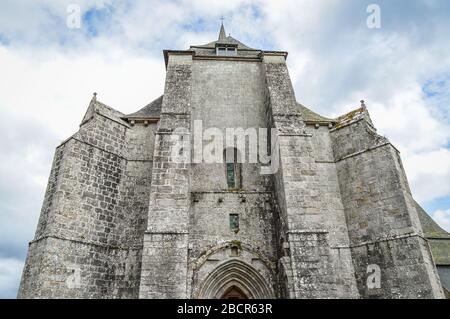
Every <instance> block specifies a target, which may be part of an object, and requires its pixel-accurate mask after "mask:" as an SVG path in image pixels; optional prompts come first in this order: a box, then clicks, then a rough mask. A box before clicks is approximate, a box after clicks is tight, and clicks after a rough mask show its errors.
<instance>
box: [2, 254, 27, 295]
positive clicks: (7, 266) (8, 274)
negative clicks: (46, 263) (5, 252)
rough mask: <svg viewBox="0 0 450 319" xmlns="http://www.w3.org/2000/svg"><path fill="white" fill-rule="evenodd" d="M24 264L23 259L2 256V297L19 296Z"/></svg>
mask: <svg viewBox="0 0 450 319" xmlns="http://www.w3.org/2000/svg"><path fill="white" fill-rule="evenodd" d="M23 264H24V263H23V261H21V260H17V259H12V258H0V299H4V298H15V297H16V296H17V287H18V286H19V282H20V277H21V275H22V269H23Z"/></svg>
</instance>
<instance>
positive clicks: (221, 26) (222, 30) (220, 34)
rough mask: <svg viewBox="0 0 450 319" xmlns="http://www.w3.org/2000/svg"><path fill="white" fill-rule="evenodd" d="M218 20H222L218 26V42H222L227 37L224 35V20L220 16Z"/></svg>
mask: <svg viewBox="0 0 450 319" xmlns="http://www.w3.org/2000/svg"><path fill="white" fill-rule="evenodd" d="M220 20H222V23H221V25H220V32H219V41H220V40H224V39H225V38H226V37H227V35H226V33H225V27H224V26H223V20H225V18H224V17H223V16H221V17H220Z"/></svg>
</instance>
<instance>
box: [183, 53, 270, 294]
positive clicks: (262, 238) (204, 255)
mask: <svg viewBox="0 0 450 319" xmlns="http://www.w3.org/2000/svg"><path fill="white" fill-rule="evenodd" d="M264 84H265V83H264V79H263V77H262V74H261V63H260V62H257V61H256V62H242V61H223V60H222V61H204V60H194V63H193V75H192V120H191V125H193V124H194V121H195V120H201V122H202V126H203V130H206V129H209V128H217V129H219V130H220V131H221V132H222V134H223V137H225V132H226V129H227V128H233V129H238V128H241V129H243V130H247V129H249V128H250V129H256V132H258V129H259V128H265V127H266V121H265V105H264ZM191 131H192V126H191ZM206 143H207V142H206V141H204V142H203V146H204V145H206ZM192 146H194V145H192ZM224 146H225V145H224ZM245 146H246V147H245V153H243V152H241V154H240V155H241V156H242V157H243V158H244V163H242V165H241V166H242V170H241V173H242V174H241V179H240V180H241V182H242V183H241V185H238V186H237V188H236V189H229V188H228V186H227V181H226V169H225V164H224V163H217V164H208V163H194V164H192V165H191V193H192V201H191V208H190V212H189V220H190V223H189V269H188V291H189V292H190V297H192V298H208V297H210V296H205V295H202V293H203V289H202V287H203V286H204V285H205V282H206V277H207V276H208V275H209V274H211V273H213V271H214V270H215V269H218V268H220V267H221V266H224V269H227V267H226V266H227V265H228V264H229V263H232V261H235V260H236V259H239V261H241V262H245V263H247V264H248V265H249V266H250V267H253V268H255V269H257V270H258V271H259V273H260V274H262V276H263V279H262V280H263V281H264V282H265V284H264V286H265V287H266V288H267V290H269V291H271V294H272V295H275V293H274V292H275V291H276V289H277V285H278V283H277V282H276V280H275V278H274V274H275V268H276V256H277V251H276V240H275V238H276V237H275V231H276V229H275V223H274V207H273V205H272V204H273V197H272V192H271V190H272V188H271V184H270V177H269V176H266V175H261V174H260V164H259V163H249V140H248V139H247V141H246V145H245ZM240 151H244V150H240ZM230 214H237V215H238V216H239V225H240V227H239V230H238V231H237V232H234V231H233V230H232V229H230V220H229V219H230ZM233 245H235V246H236V249H237V250H238V251H237V252H236V253H233V252H232V251H231V247H232V246H233ZM230 268H232V267H230ZM261 294H262V295H264V293H261ZM219 297H220V296H219Z"/></svg>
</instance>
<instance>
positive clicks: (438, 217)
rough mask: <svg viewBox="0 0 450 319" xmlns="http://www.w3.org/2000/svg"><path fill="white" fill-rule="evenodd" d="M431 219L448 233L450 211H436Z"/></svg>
mask: <svg viewBox="0 0 450 319" xmlns="http://www.w3.org/2000/svg"><path fill="white" fill-rule="evenodd" d="M431 217H433V219H434V220H435V221H436V222H437V223H438V224H439V225H440V226H441V227H442V228H444V229H445V230H446V231H448V232H450V209H447V210H438V211H436V212H434V213H433V214H431Z"/></svg>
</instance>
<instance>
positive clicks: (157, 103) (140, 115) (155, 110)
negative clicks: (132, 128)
mask: <svg viewBox="0 0 450 319" xmlns="http://www.w3.org/2000/svg"><path fill="white" fill-rule="evenodd" d="M163 96H164V95H161V96H160V97H159V98H157V99H156V100H154V101H153V102H150V103H149V104H147V105H146V106H144V107H143V108H142V109H140V110H139V111H137V112H134V113H131V114H128V115H125V116H124V117H123V118H125V119H146V118H159V116H160V114H161V106H162V100H163Z"/></svg>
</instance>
